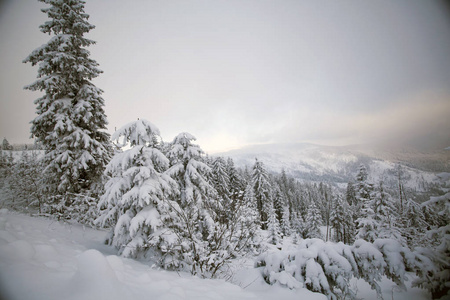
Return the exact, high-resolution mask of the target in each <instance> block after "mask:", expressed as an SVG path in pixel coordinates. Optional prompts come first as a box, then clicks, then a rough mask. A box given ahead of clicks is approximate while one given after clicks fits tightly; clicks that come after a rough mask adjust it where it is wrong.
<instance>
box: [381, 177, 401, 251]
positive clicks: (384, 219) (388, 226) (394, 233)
mask: <svg viewBox="0 0 450 300" xmlns="http://www.w3.org/2000/svg"><path fill="white" fill-rule="evenodd" d="M373 212H374V219H375V221H376V222H377V223H378V224H377V225H376V236H377V238H383V239H388V238H390V239H395V240H397V241H398V242H399V243H400V244H402V245H406V240H405V239H404V237H403V236H402V234H401V230H400V228H399V226H398V224H399V218H400V216H399V214H398V209H397V207H396V205H395V202H394V200H393V198H392V197H391V195H389V194H388V193H387V192H386V191H385V188H384V183H383V181H380V182H379V185H378V187H377V190H376V192H375V194H374V197H373Z"/></svg>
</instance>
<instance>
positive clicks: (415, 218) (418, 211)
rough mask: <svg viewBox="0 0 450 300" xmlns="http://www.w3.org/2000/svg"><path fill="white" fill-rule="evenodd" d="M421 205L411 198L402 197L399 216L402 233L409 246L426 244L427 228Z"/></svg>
mask: <svg viewBox="0 0 450 300" xmlns="http://www.w3.org/2000/svg"><path fill="white" fill-rule="evenodd" d="M428 225H429V224H428V223H427V222H426V220H425V216H424V214H423V210H422V207H421V206H420V204H419V203H417V202H416V201H414V200H412V199H411V198H409V197H408V198H403V213H402V215H401V216H400V227H401V232H402V235H403V236H404V237H405V238H406V242H407V244H408V246H409V247H410V248H414V247H416V246H423V245H427V244H428V241H427V239H426V237H425V232H426V230H427V228H428Z"/></svg>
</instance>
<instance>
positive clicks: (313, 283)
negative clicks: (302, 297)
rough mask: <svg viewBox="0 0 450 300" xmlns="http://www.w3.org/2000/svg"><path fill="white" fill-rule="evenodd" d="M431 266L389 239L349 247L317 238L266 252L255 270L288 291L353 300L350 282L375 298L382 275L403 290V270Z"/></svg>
mask: <svg viewBox="0 0 450 300" xmlns="http://www.w3.org/2000/svg"><path fill="white" fill-rule="evenodd" d="M419 260H421V262H422V263H425V264H431V261H429V260H428V259H427V258H426V257H423V256H421V257H419V256H418V255H417V254H415V253H413V252H411V251H410V250H409V249H408V248H406V247H403V246H401V245H400V243H399V242H397V241H396V240H392V239H378V240H375V241H374V243H369V242H366V241H364V240H357V241H356V242H355V243H354V244H353V245H345V244H343V243H332V242H324V241H323V240H320V239H305V240H301V241H300V243H299V244H298V246H297V247H296V248H294V249H291V250H276V249H273V250H270V251H268V252H265V253H263V254H262V255H260V256H259V257H258V259H257V261H256V267H262V275H263V277H264V279H265V281H266V282H267V283H269V284H274V283H276V282H277V283H279V284H281V285H284V286H287V287H289V288H299V287H305V288H307V289H309V290H311V291H314V292H319V293H322V294H325V295H326V296H327V297H328V298H329V299H341V298H347V297H348V298H350V299H355V298H356V292H355V291H354V290H352V288H351V285H350V280H351V279H352V278H359V279H362V280H364V281H366V282H367V283H369V284H370V286H371V287H372V289H374V290H375V291H376V292H377V294H378V295H379V296H381V289H380V286H379V282H380V281H381V279H382V277H383V276H386V277H387V278H389V279H391V280H392V281H393V282H395V283H396V284H397V285H398V286H399V287H400V288H403V289H405V285H404V282H405V281H406V280H407V277H406V272H407V271H418V268H420V267H421V266H422V263H419Z"/></svg>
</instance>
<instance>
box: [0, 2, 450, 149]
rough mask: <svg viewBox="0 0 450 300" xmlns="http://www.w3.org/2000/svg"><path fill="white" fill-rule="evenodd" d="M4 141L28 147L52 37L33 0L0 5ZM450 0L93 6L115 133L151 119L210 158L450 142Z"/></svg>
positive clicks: (89, 8) (89, 9) (95, 52)
mask: <svg viewBox="0 0 450 300" xmlns="http://www.w3.org/2000/svg"><path fill="white" fill-rule="evenodd" d="M0 3H1V4H0V54H1V57H0V66H1V70H0V79H1V81H0V104H1V111H0V138H3V137H6V138H7V139H8V140H9V141H10V143H19V142H26V141H27V139H28V137H29V135H30V133H29V131H30V124H29V122H30V121H31V120H32V119H33V118H34V117H35V105H34V104H33V100H34V99H36V98H38V97H39V96H40V93H39V92H31V91H25V90H23V86H25V85H27V84H30V83H32V82H33V81H34V80H35V78H36V74H37V68H36V67H32V66H31V65H30V64H23V63H22V62H21V61H22V60H23V59H24V58H25V57H26V56H28V54H29V53H31V51H32V50H34V49H35V48H37V47H38V46H40V45H41V44H43V43H46V42H47V41H48V40H49V38H50V37H49V36H48V35H45V34H43V33H41V32H40V31H39V28H38V26H39V25H40V24H42V23H44V22H45V21H46V20H47V18H46V15H45V14H43V13H42V12H40V8H41V7H45V5H44V4H42V3H38V2H37V1H34V0H6V1H5V0H4V1H1V2H0ZM444 3H445V2H444V1H442V2H440V1H423V0H417V1H414V0H396V1H392V0H389V1H383V0H377V1H359V0H354V1H343V0H342V1H317V0H307V1H301V0H296V1H287V0H280V1H273V0H270V1H264V0H258V1H256V0H255V1H252V0H239V1H238V0H236V1H233V0H227V1H213V0H211V1H209V0H204V1H189V0H180V1H171V0H167V1H163V0H159V1H154V0H145V1H144V0H141V1H139V0H135V1H120V0H88V1H87V3H86V6H85V11H86V13H88V14H89V15H90V19H89V21H90V22H91V23H92V24H93V25H95V26H96V28H95V29H94V30H92V31H91V32H90V33H89V34H88V35H87V37H89V38H91V39H93V40H95V41H96V42H97V44H96V45H94V46H91V47H89V50H90V51H91V58H93V59H95V60H96V61H97V62H98V63H99V64H100V68H101V69H102V70H103V71H104V73H103V74H101V75H100V77H98V78H97V79H95V81H94V83H95V84H96V85H97V86H98V87H99V88H101V89H103V90H104V91H105V92H104V94H103V98H104V99H105V103H106V106H105V110H106V114H107V117H108V120H109V128H108V130H109V132H110V133H112V132H113V131H114V128H115V127H117V128H118V127H120V126H122V125H124V124H125V123H127V122H129V121H132V120H135V119H137V118H138V117H139V118H145V119H147V120H149V121H151V122H152V123H154V124H155V125H156V126H158V127H159V129H160V130H161V134H162V137H163V139H164V140H165V141H171V140H172V139H173V138H174V136H175V135H176V134H178V133H180V132H183V131H187V132H190V133H191V134H193V135H194V136H196V137H197V139H198V141H197V142H198V143H199V144H200V146H201V147H202V148H203V149H204V150H206V151H207V152H215V151H221V150H227V149H232V148H238V147H240V146H243V145H248V144H256V143H277V142H312V143H320V144H326V145H344V144H350V143H365V142H396V143H397V142H399V143H416V144H427V145H433V146H439V147H444V146H450V11H449V7H448V6H446V5H445V4H444Z"/></svg>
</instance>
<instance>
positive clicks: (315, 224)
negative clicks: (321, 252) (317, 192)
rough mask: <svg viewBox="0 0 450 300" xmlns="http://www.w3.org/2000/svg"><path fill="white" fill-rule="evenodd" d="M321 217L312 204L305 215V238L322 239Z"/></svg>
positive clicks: (315, 206)
mask: <svg viewBox="0 0 450 300" xmlns="http://www.w3.org/2000/svg"><path fill="white" fill-rule="evenodd" d="M321 219H322V218H321V216H320V210H319V209H318V208H317V205H316V204H315V203H314V202H312V203H311V205H310V206H309V208H308V214H307V215H306V220H305V222H306V236H305V238H319V239H321V238H322V234H321V232H320V225H321Z"/></svg>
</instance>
